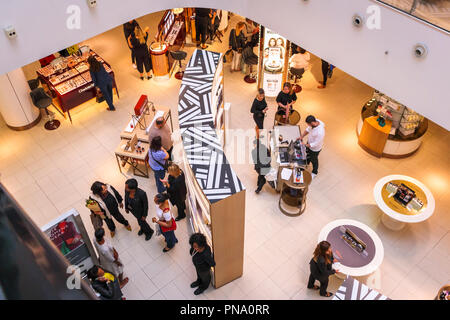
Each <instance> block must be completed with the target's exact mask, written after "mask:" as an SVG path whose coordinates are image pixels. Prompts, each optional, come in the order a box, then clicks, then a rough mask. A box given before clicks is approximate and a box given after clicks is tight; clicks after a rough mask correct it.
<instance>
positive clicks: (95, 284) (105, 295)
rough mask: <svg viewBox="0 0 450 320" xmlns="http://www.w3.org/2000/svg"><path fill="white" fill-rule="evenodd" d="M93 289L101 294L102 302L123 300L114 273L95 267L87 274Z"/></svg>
mask: <svg viewBox="0 0 450 320" xmlns="http://www.w3.org/2000/svg"><path fill="white" fill-rule="evenodd" d="M87 276H88V278H89V280H90V281H91V285H92V288H93V289H94V290H95V291H97V292H98V293H100V299H101V300H122V295H123V294H122V290H121V289H120V284H119V280H118V278H117V277H116V275H114V274H113V273H111V272H109V271H107V270H103V269H102V268H100V267H99V266H96V265H95V266H93V267H92V268H90V269H89V270H88V272H87Z"/></svg>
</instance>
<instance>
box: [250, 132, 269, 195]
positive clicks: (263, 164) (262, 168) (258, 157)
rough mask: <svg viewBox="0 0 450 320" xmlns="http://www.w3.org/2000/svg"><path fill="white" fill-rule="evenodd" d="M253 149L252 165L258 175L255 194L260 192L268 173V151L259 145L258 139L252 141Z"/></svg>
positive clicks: (261, 144)
mask: <svg viewBox="0 0 450 320" xmlns="http://www.w3.org/2000/svg"><path fill="white" fill-rule="evenodd" d="M253 146H254V149H253V150H252V158H253V163H254V164H255V171H256V173H258V182H257V188H256V190H255V193H256V194H258V193H260V192H261V189H262V188H263V186H264V185H265V184H266V177H265V175H266V174H268V173H269V172H270V167H271V166H270V162H271V157H270V151H269V149H268V148H267V147H266V146H265V145H264V144H263V143H261V141H260V140H259V139H255V140H254V141H253Z"/></svg>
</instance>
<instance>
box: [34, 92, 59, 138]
mask: <svg viewBox="0 0 450 320" xmlns="http://www.w3.org/2000/svg"><path fill="white" fill-rule="evenodd" d="M30 96H31V100H32V101H33V104H34V106H35V107H37V108H39V110H41V109H44V110H45V113H46V114H47V119H48V121H47V122H46V123H45V125H44V127H45V129H47V130H55V129H57V128H58V127H59V126H60V124H61V123H60V122H59V120H54V119H53V117H51V116H50V113H49V112H48V110H47V107H49V106H50V105H53V103H52V98H50V97H49V96H48V95H47V94H46V93H45V91H44V89H42V88H36V89H34V90H33V91H31V92H30Z"/></svg>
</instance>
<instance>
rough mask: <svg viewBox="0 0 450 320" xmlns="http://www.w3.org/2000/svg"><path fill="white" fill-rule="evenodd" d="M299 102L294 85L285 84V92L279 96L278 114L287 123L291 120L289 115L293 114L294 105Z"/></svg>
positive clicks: (282, 91) (281, 92)
mask: <svg viewBox="0 0 450 320" xmlns="http://www.w3.org/2000/svg"><path fill="white" fill-rule="evenodd" d="M296 101H297V95H296V94H295V92H294V90H293V88H292V85H291V84H290V83H289V82H285V83H284V85H283V90H281V91H280V93H279V94H278V96H277V104H278V110H277V114H278V115H281V116H283V120H284V122H285V123H287V122H288V120H289V115H290V114H291V113H292V111H293V109H292V105H293V104H294V103H295V102H296Z"/></svg>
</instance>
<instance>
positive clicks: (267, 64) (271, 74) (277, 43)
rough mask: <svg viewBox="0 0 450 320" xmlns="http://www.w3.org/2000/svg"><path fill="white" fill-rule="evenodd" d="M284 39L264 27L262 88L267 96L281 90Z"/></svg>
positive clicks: (284, 51)
mask: <svg viewBox="0 0 450 320" xmlns="http://www.w3.org/2000/svg"><path fill="white" fill-rule="evenodd" d="M285 56H286V39H285V38H284V37H282V36H280V35H279V34H277V33H275V32H273V31H272V30H270V29H267V28H265V29H264V56H263V89H264V91H265V93H266V96H268V97H275V96H277V94H278V92H280V91H281V86H282V83H281V82H282V80H283V71H284V59H285Z"/></svg>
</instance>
